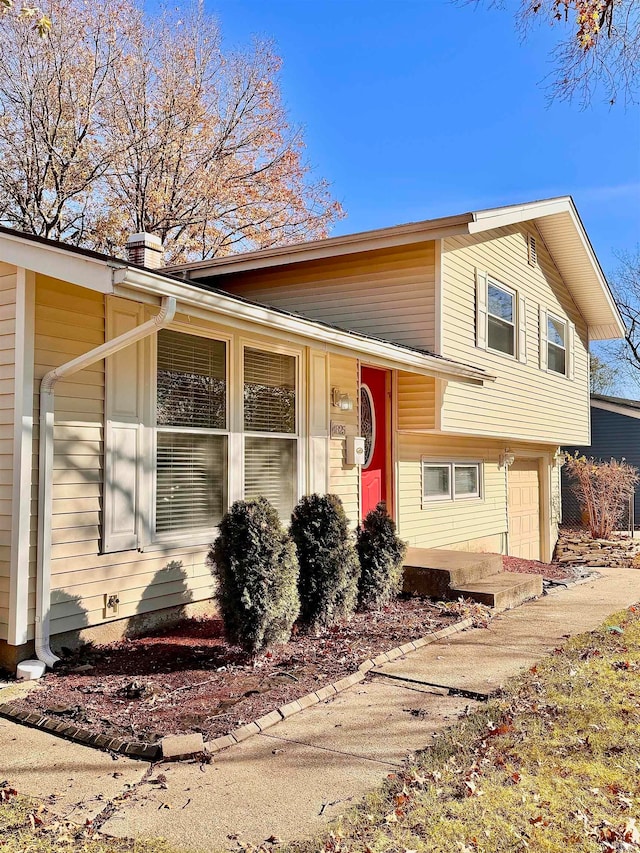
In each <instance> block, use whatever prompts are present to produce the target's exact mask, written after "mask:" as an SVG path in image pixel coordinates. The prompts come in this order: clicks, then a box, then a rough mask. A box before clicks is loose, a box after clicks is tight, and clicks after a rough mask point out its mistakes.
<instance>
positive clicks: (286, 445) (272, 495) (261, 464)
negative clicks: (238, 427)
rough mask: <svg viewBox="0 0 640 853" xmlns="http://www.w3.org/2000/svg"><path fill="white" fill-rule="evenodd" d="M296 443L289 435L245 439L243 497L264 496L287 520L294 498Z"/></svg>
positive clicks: (295, 490)
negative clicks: (286, 436)
mask: <svg viewBox="0 0 640 853" xmlns="http://www.w3.org/2000/svg"><path fill="white" fill-rule="evenodd" d="M297 445H298V442H297V441H295V440H292V439H290V438H262V437H261V436H260V437H258V436H247V437H246V438H245V445H244V496H245V498H246V500H255V499H256V498H258V497H261V496H262V497H264V498H266V499H267V500H268V501H269V502H270V503H272V504H273V506H274V507H275V508H276V509H277V510H278V515H279V516H280V518H281V519H282V520H283V521H288V520H289V518H290V517H291V513H292V512H293V507H294V506H295V504H296V501H297V500H298V478H297V464H296V456H297Z"/></svg>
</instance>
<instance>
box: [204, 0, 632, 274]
mask: <svg viewBox="0 0 640 853" xmlns="http://www.w3.org/2000/svg"><path fill="white" fill-rule="evenodd" d="M206 2H207V10H208V11H210V12H213V13H214V14H216V15H217V16H218V19H219V21H220V24H221V27H222V30H223V33H224V36H225V41H226V43H227V45H228V46H229V47H233V46H237V47H241V46H242V45H245V44H247V43H248V42H249V40H250V39H251V37H252V35H258V36H265V37H269V38H271V39H273V40H274V42H275V44H276V47H277V50H278V52H279V54H280V55H281V56H282V58H283V63H284V64H283V70H282V75H281V85H282V90H283V94H284V99H285V103H286V104H287V107H288V109H289V113H290V116H291V119H292V121H293V122H294V123H298V124H301V125H303V126H304V129H305V139H306V142H307V149H308V157H309V160H310V161H311V162H312V164H313V165H314V167H315V168H316V169H317V172H318V174H319V175H322V176H323V177H326V178H327V179H328V180H329V181H330V182H331V184H332V188H333V193H334V195H335V196H336V197H337V198H338V199H339V200H340V201H341V202H342V204H343V206H344V207H345V209H346V211H347V214H348V215H347V218H346V219H344V220H342V221H341V222H339V223H338V224H337V225H336V226H335V229H334V231H333V233H334V234H341V233H348V232H351V231H361V230H365V229H368V228H376V227H384V226H388V225H395V224H398V223H400V222H409V221H412V220H416V219H426V218H429V217H433V216H441V215H446V214H451V213H460V212H463V211H466V210H472V209H477V208H482V207H491V206H496V205H501V204H511V203H516V202H521V201H529V200H532V199H537V198H544V197H548V196H554V195H564V194H571V195H573V197H574V199H575V201H576V203H577V205H578V209H579V211H580V214H581V216H582V218H583V220H584V223H585V225H586V228H587V231H588V232H589V235H590V237H591V240H592V242H593V245H594V247H595V249H596V252H597V254H598V256H599V258H600V260H601V263H602V265H603V267H604V269H605V272H607V273H609V274H610V273H611V272H613V270H615V267H616V265H617V261H616V258H615V253H616V252H624V251H633V250H634V249H635V248H636V246H637V245H638V244H639V243H640V110H638V109H637V108H635V109H634V110H627V111H626V112H625V111H624V109H623V108H622V107H617V106H616V107H613V108H610V107H609V106H608V105H607V104H603V103H599V102H596V103H594V104H593V105H592V106H591V107H590V108H589V109H587V110H581V109H580V108H579V107H578V106H577V105H570V104H566V103H559V102H558V103H553V104H551V105H549V103H548V97H547V92H546V91H545V88H544V84H543V83H542V81H544V78H545V77H546V76H547V75H548V74H549V72H550V70H551V66H550V61H549V55H548V54H549V51H550V50H551V49H552V48H553V45H554V43H555V38H556V34H555V33H554V31H553V30H552V29H551V28H547V27H540V28H538V29H537V30H536V31H535V32H534V33H533V34H532V36H531V37H530V38H529V39H528V40H527V41H526V42H524V43H523V42H521V40H520V37H519V34H518V33H517V31H516V28H515V25H514V21H513V17H512V14H510V13H509V12H501V11H498V10H496V9H493V10H492V9H489V8H487V6H488V3H487V5H485V6H484V7H482V6H481V7H476V6H474V5H473V4H472V5H464V4H463V3H458V4H456V3H454V2H450V0H387V2H380V0H206ZM518 2H519V0H511V2H508V3H507V5H509V6H510V7H511V9H513V8H515V7H516V6H517V5H518ZM541 83H542V85H541Z"/></svg>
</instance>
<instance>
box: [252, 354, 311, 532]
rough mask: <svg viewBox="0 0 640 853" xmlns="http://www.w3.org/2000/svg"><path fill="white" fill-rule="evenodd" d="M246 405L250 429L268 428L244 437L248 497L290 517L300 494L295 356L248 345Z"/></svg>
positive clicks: (282, 517) (281, 514) (286, 518)
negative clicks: (268, 504) (260, 499)
mask: <svg viewBox="0 0 640 853" xmlns="http://www.w3.org/2000/svg"><path fill="white" fill-rule="evenodd" d="M243 404H244V428H245V432H247V433H263V434H262V435H247V436H245V443H244V496H245V498H246V499H247V500H252V499H255V498H257V497H260V496H262V497H265V498H266V499H267V500H268V501H270V502H271V503H272V504H273V506H274V507H275V508H276V509H277V510H278V514H279V515H280V518H281V519H282V520H283V521H288V519H289V518H290V516H291V512H292V511H293V507H294V505H295V503H296V501H297V499H298V471H297V468H298V464H297V458H298V440H297V437H296V433H297V423H296V358H295V356H292V355H286V354H283V353H274V352H265V351H264V350H258V349H253V348H251V347H246V348H245V350H244V393H243ZM274 433H276V434H279V436H280V437H277V438H276V437H275V435H274ZM286 436H291V437H290V438H289V437H286Z"/></svg>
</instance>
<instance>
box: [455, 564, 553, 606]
mask: <svg viewBox="0 0 640 853" xmlns="http://www.w3.org/2000/svg"><path fill="white" fill-rule="evenodd" d="M449 595H450V596H451V597H452V598H460V596H462V597H463V598H470V599H471V600H472V601H477V602H479V603H480V604H487V605H488V606H489V607H493V608H495V609H496V610H511V608H513V607H517V606H518V605H519V604H522V603H523V602H524V601H528V600H529V599H530V598H536V597H537V596H539V595H542V576H541V575H527V574H516V573H515V572H499V573H497V574H495V575H490V576H489V577H485V578H483V579H482V580H476V581H472V582H471V583H465V584H461V585H459V586H455V587H454V586H453V585H452V586H451V587H450V590H449Z"/></svg>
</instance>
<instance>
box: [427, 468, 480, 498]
mask: <svg viewBox="0 0 640 853" xmlns="http://www.w3.org/2000/svg"><path fill="white" fill-rule="evenodd" d="M481 488H482V463H481V462H434V461H430V460H425V459H423V460H422V502H423V504H424V503H431V502H433V501H462V500H469V499H473V498H476V499H478V498H480V497H482V492H481Z"/></svg>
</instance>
